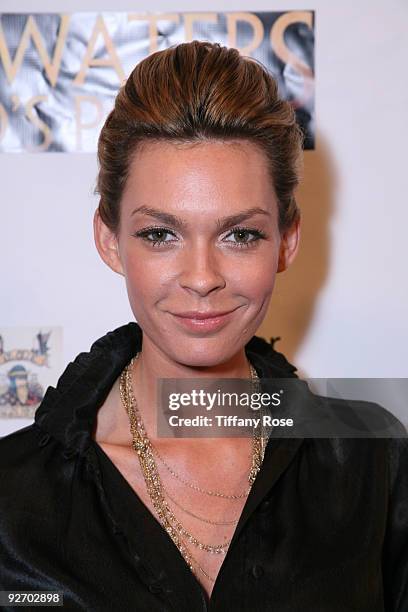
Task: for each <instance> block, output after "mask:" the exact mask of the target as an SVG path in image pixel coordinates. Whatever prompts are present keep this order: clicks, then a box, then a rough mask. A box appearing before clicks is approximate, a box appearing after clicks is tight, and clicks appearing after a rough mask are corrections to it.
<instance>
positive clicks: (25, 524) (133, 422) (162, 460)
mask: <svg viewBox="0 0 408 612" xmlns="http://www.w3.org/2000/svg"><path fill="white" fill-rule="evenodd" d="M301 144H302V137H301V133H300V131H299V128H298V127H297V125H296V122H295V117H294V113H293V110H292V108H291V106H290V105H289V104H288V103H287V102H285V101H282V100H281V99H280V98H279V97H278V93H277V88H276V84H275V82H274V80H273V79H272V77H271V76H270V75H269V74H268V73H267V72H266V70H265V69H264V68H263V67H262V66H261V65H260V64H258V63H257V62H255V61H252V60H250V59H249V58H243V57H241V56H240V55H239V53H238V52H237V51H236V50H234V49H227V48H224V47H221V46H219V45H217V44H210V43H203V42H197V41H194V42H192V43H188V44H181V45H178V46H176V47H173V48H170V49H167V50H166V51H161V52H158V53H155V54H153V55H151V56H150V57H148V58H146V59H145V60H144V61H142V62H141V63H140V64H139V65H138V66H137V67H136V68H135V69H134V71H133V72H132V74H131V75H130V77H129V79H128V80H127V82H126V84H125V85H124V87H123V88H122V89H121V91H120V92H119V94H118V97H117V99H116V103H115V107H114V109H113V111H112V112H111V113H110V115H109V116H108V118H107V120H106V123H105V125H104V127H103V129H102V132H101V135H100V140H99V149H98V156H99V162H100V171H99V177H98V192H99V194H100V203H99V207H98V210H97V211H96V214H95V221H94V228H95V241H96V246H97V248H98V251H99V253H100V255H101V257H102V259H103V261H104V262H105V263H106V264H107V265H108V266H109V267H110V268H112V270H114V271H115V272H117V273H119V274H121V275H123V276H124V279H125V281H126V286H127V291H128V296H129V301H130V305H131V307H132V310H133V313H134V315H135V318H136V319H137V321H138V324H136V323H130V324H129V325H126V326H124V327H121V328H119V329H117V330H115V331H114V332H111V333H109V334H107V335H106V336H105V337H103V338H101V339H100V340H98V341H97V342H96V343H95V344H94V345H93V347H92V349H91V351H90V352H89V353H82V354H81V355H79V356H78V357H77V358H76V360H75V361H74V362H73V363H71V364H69V366H68V368H67V369H66V371H65V372H64V374H63V375H62V377H61V379H60V380H59V383H58V386H57V387H56V389H53V388H49V389H48V391H47V394H46V397H45V399H44V401H43V403H42V404H41V406H40V407H39V409H38V410H37V412H36V416H35V423H34V425H33V426H30V427H27V428H24V429H22V430H20V431H18V432H16V433H14V434H12V435H9V436H7V437H6V438H4V439H3V440H2V441H1V443H0V457H1V465H2V468H3V469H2V476H1V478H2V481H1V482H2V485H1V488H0V490H1V506H0V509H1V517H2V518H1V530H0V532H1V547H2V555H1V559H2V562H1V563H2V567H1V579H0V586H1V588H2V589H3V590H7V591H10V590H42V591H48V592H49V591H59V592H61V593H62V595H63V603H64V606H65V607H66V608H67V609H68V610H116V609H117V610H122V609H123V610H131V609H133V610H177V611H184V610H185V611H187V610H188V611H192V610H193V611H195V610H210V609H211V610H223V611H226V610H230V609H231V610H245V611H253V610H276V611H282V612H283V611H290V612H295V611H299V612H300V611H302V612H306V611H309V612H318V611H321V612H329V611H339V612H340V611H341V612H345V611H346V610H347V611H351V610H353V611H354V610H355V611H359V612H364V611H366V612H373V611H380V610H388V611H391V610H392V611H399V612H402V611H403V610H407V609H408V584H407V582H408V581H407V577H408V538H407V535H408V511H407V508H408V494H407V490H408V477H407V471H406V470H405V469H404V468H406V466H407V454H408V450H407V444H406V441H405V440H399V439H376V440H373V439H370V440H367V439H357V440H356V439H338V438H332V439H302V438H300V437H297V438H289V439H280V440H277V439H272V438H271V439H270V440H269V442H268V444H267V447H266V449H265V448H264V447H263V445H262V439H260V438H259V436H254V437H253V438H200V439H198V438H188V437H184V438H176V439H166V438H161V437H160V436H159V435H158V434H157V432H156V431H155V424H156V419H157V417H158V414H157V410H158V409H157V408H156V406H157V395H156V383H157V381H158V380H159V379H168V378H172V379H179V378H187V379H188V378H197V377H198V378H200V377H201V378H203V379H205V378H218V379H223V378H237V379H252V380H253V381H256V380H257V377H258V378H259V379H260V380H261V381H262V380H263V379H266V378H269V379H271V378H296V374H295V368H294V367H293V366H291V365H290V364H289V363H288V362H287V361H286V359H285V358H284V356H283V355H281V354H279V353H277V352H276V351H274V349H273V347H272V346H271V345H270V344H268V343H267V342H265V341H264V340H262V339H261V338H258V337H256V336H255V335H254V334H255V333H256V330H257V329H258V327H259V325H260V324H261V322H262V320H263V318H264V316H265V314H266V311H267V308H268V304H269V300H270V297H271V294H272V291H273V286H274V281H275V275H276V274H277V273H278V272H281V271H283V270H285V269H286V268H287V267H288V266H289V265H290V263H291V262H292V260H293V259H294V257H295V255H296V251H297V248H298V242H299V218H300V215H299V211H298V208H297V206H296V201H295V197H294V192H295V189H296V186H297V184H298V180H299V169H300V160H301ZM101 307H102V308H103V305H101ZM301 409H302V407H301ZM4 609H8V607H7V606H5V607H4Z"/></svg>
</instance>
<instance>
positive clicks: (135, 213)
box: [96, 141, 298, 366]
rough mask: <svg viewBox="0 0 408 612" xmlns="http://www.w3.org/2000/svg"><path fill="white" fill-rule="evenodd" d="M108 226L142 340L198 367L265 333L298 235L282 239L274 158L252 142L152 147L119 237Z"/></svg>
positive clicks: (129, 193)
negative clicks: (278, 278)
mask: <svg viewBox="0 0 408 612" xmlns="http://www.w3.org/2000/svg"><path fill="white" fill-rule="evenodd" d="M101 226H103V224H102V223H101V221H100V220H99V228H100V230H99V231H100V233H101V235H102V237H101V239H100V242H101V244H102V245H104V246H102V247H98V248H99V250H100V252H101V248H102V250H104V249H105V251H104V254H105V256H104V255H103V253H102V252H101V255H102V256H103V258H104V259H105V261H106V262H107V263H108V264H109V265H110V266H111V267H112V268H113V269H114V270H116V271H117V272H119V273H121V274H123V275H124V276H125V279H126V285H127V291H128V295H129V300H130V305H131V308H132V311H133V313H134V316H135V318H136V320H137V321H138V323H139V325H140V326H141V328H142V330H143V337H144V338H143V342H144V343H145V342H148V343H149V345H151V346H152V348H153V349H154V350H157V351H159V352H162V353H165V355H167V357H169V358H170V359H172V360H173V361H175V362H177V363H182V364H184V365H190V366H210V365H218V364H221V363H225V362H227V361H228V360H229V359H231V358H232V357H233V356H234V355H236V354H237V352H239V351H240V350H242V348H243V347H244V346H245V344H246V343H247V342H248V341H249V340H250V338H251V337H252V336H253V335H254V334H255V333H256V330H257V329H258V327H259V325H260V324H261V322H262V320H263V319H264V317H265V314H266V312H267V308H268V304H269V300H270V297H271V294H272V290H273V286H274V282H275V275H276V273H277V271H280V270H282V269H284V268H285V267H286V266H287V265H288V263H289V260H290V259H291V258H293V256H294V252H295V250H296V245H297V234H298V229H297V227H296V228H293V230H292V232H291V233H289V234H288V235H287V237H285V236H281V235H280V232H279V229H278V206H277V200H276V196H275V193H274V189H273V185H272V182H271V179H270V177H269V174H268V170H267V164H266V158H265V157H264V154H263V152H262V151H261V150H259V149H258V148H257V147H256V146H255V145H253V144H252V143H249V142H247V141H234V142H220V141H211V142H207V143H198V144H196V143H195V144H194V145H191V144H188V145H187V144H185V143H183V144H175V143H171V142H147V143H145V144H143V146H142V147H141V148H140V149H139V150H138V152H137V153H136V155H135V157H134V158H133V161H132V164H131V166H130V173H129V177H128V180H127V183H126V187H125V190H124V194H123V198H122V202H121V210H120V227H119V231H118V234H117V236H114V235H112V234H111V233H110V232H109V231H108V230H107V228H106V226H104V227H101ZM96 227H98V222H97V223H96ZM97 231H98V230H97ZM97 243H98V240H97ZM106 250H108V253H107V254H106ZM220 313H226V314H224V315H223V316H220ZM206 315H207V316H208V315H213V317H212V318H207V319H202V318H201V319H197V317H203V316H206Z"/></svg>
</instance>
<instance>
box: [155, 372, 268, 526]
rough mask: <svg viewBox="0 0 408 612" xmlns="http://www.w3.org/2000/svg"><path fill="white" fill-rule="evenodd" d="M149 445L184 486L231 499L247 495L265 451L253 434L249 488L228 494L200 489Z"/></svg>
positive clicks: (253, 376) (254, 377)
mask: <svg viewBox="0 0 408 612" xmlns="http://www.w3.org/2000/svg"><path fill="white" fill-rule="evenodd" d="M249 367H250V373H251V379H252V385H253V386H254V385H257V384H258V382H259V378H258V374H257V372H256V370H255V368H254V366H253V365H252V363H250V364H249ZM151 446H152V449H153V452H154V453H155V455H156V456H157V457H158V459H159V460H160V461H161V463H162V464H163V465H164V467H165V468H166V470H167V471H168V472H169V473H170V474H171V475H172V476H173V478H176V479H177V480H178V481H179V482H181V483H182V484H183V485H184V486H186V487H189V488H190V489H193V490H194V491H197V492H198V493H204V494H205V495H210V496H213V497H221V498H223V499H233V500H238V499H242V498H244V497H248V495H249V492H250V490H251V486H252V483H253V482H254V480H255V478H256V475H257V474H258V472H259V467H260V464H259V454H261V455H262V460H263V455H264V453H265V448H264V445H263V442H262V438H261V448H260V449H258V440H257V437H256V436H255V435H254V436H253V438H252V465H251V469H250V472H249V475H248V481H249V488H248V489H247V490H246V491H243V492H242V493H237V494H235V495H229V494H227V493H221V492H220V491H208V490H206V489H202V488H201V487H199V486H198V485H196V484H194V483H192V482H189V481H188V480H185V479H184V478H183V477H182V476H180V474H178V473H177V472H176V471H175V470H174V469H173V468H172V467H171V466H170V465H169V464H168V463H167V462H166V461H165V459H164V458H163V457H162V455H161V454H160V453H159V451H158V450H157V448H156V447H155V446H154V445H153V444H151ZM215 524H216V523H215Z"/></svg>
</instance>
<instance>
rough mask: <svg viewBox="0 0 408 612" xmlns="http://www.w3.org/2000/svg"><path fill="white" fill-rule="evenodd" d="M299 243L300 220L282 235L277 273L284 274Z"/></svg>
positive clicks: (293, 257)
mask: <svg viewBox="0 0 408 612" xmlns="http://www.w3.org/2000/svg"><path fill="white" fill-rule="evenodd" d="M299 241H300V220H297V221H295V223H293V225H291V227H290V228H289V229H287V230H285V232H284V233H283V234H282V237H281V243H280V247H279V263H278V270H277V272H284V270H286V269H287V268H288V267H289V266H290V264H291V263H292V261H293V260H294V259H295V257H296V254H297V252H298V249H299Z"/></svg>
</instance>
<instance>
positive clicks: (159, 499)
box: [119, 353, 266, 582]
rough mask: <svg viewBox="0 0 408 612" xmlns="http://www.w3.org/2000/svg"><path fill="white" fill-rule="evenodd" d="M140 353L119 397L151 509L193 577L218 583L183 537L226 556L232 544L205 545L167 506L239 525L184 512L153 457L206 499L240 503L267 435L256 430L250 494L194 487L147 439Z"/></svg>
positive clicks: (256, 469) (125, 375) (257, 467)
mask: <svg viewBox="0 0 408 612" xmlns="http://www.w3.org/2000/svg"><path fill="white" fill-rule="evenodd" d="M139 355H140V353H137V354H136V355H135V357H133V358H132V360H131V361H130V363H129V364H128V365H127V366H126V368H125V369H124V370H123V372H122V374H121V376H120V384H119V389H120V397H121V401H122V404H123V406H124V407H125V409H126V412H127V414H128V416H129V421H130V431H131V434H132V447H133V449H134V450H135V452H136V453H137V456H138V458H139V463H140V468H141V471H142V474H143V477H144V480H145V483H146V488H147V492H148V494H149V497H150V499H151V502H152V505H153V507H154V508H155V510H156V512H157V515H158V517H159V521H160V523H161V525H162V526H163V527H164V529H165V530H166V532H167V533H168V535H169V536H170V538H171V539H172V540H173V542H174V544H175V545H176V546H177V548H178V550H179V551H180V553H181V554H182V556H183V557H184V559H185V561H186V562H187V564H188V566H189V568H190V570H191V571H192V572H193V573H195V574H196V573H197V571H198V572H201V573H202V574H203V575H204V576H205V577H206V578H207V579H208V580H210V581H211V582H214V581H215V579H214V578H213V577H212V576H210V575H209V574H208V573H207V572H206V571H205V570H204V568H203V567H201V565H200V564H199V563H198V562H197V561H196V559H194V557H193V555H192V554H191V552H190V550H189V549H188V548H187V546H185V544H184V543H183V540H182V537H184V538H185V539H186V540H187V541H188V542H189V543H191V544H193V545H194V546H196V547H197V548H198V549H199V550H204V551H206V552H208V553H211V554H226V551H227V549H228V546H229V545H230V543H231V540H228V541H226V542H223V543H222V544H205V543H203V542H201V541H200V540H198V539H197V538H196V537H195V536H194V535H193V534H192V533H190V532H189V531H188V530H187V529H185V528H184V526H183V525H182V523H181V522H180V521H179V520H178V519H177V517H176V516H175V514H174V512H173V511H172V509H171V508H170V506H169V504H168V503H167V499H166V497H167V498H168V499H170V500H171V501H172V502H173V503H174V504H175V505H176V506H177V507H179V508H180V509H181V510H183V511H184V512H186V513H187V514H190V515H191V516H193V517H195V518H197V519H199V520H202V521H205V522H207V523H210V524H214V525H232V524H234V523H237V521H226V522H221V521H219V522H217V521H211V520H209V519H204V518H202V517H199V516H198V515H196V514H193V513H192V512H191V511H189V510H187V509H186V508H183V507H182V506H181V505H180V504H179V503H178V502H177V501H176V500H175V499H174V498H172V497H171V496H170V495H169V493H168V492H167V491H166V489H165V487H164V485H163V482H162V480H161V478H160V475H159V471H158V469H157V465H156V461H155V459H154V454H156V456H157V457H158V458H159V459H160V461H161V462H162V463H163V465H164V466H165V468H166V469H167V470H168V471H169V472H170V474H171V475H172V476H173V477H174V478H177V479H178V480H179V481H180V482H181V483H182V484H184V485H185V486H188V487H190V488H191V489H193V490H195V491H198V492H200V493H204V494H206V495H210V496H215V497H221V498H224V499H231V500H237V499H241V498H244V497H247V496H248V495H249V492H250V490H251V487H252V485H253V483H254V481H255V479H256V476H257V474H258V472H259V470H260V469H261V466H262V462H263V458H264V455H265V446H266V437H265V435H264V431H263V429H261V432H260V433H259V432H256V431H255V429H254V433H253V437H252V461H251V467H250V470H249V474H248V482H249V487H248V488H247V490H245V491H243V492H242V493H239V494H235V495H229V494H226V493H223V492H221V491H207V490H205V489H202V488H201V487H199V486H197V485H195V484H194V483H191V482H189V481H187V480H185V479H184V478H182V477H181V476H180V475H179V474H178V473H177V472H175V471H174V470H173V468H171V467H170V466H169V465H168V464H167V462H166V461H165V460H164V459H163V457H162V456H161V455H160V454H159V452H158V450H157V449H155V448H154V447H153V445H152V443H151V441H150V439H149V438H148V436H147V433H146V430H145V427H144V424H143V421H142V417H141V414H140V411H139V408H138V406H137V402H136V398H135V396H134V394H133V385H132V369H133V365H134V362H135V360H136V359H137V358H138V357H139ZM249 365H250V371H251V381H252V386H253V388H254V387H256V388H257V387H258V384H259V378H258V375H257V373H256V370H255V368H254V367H253V366H252V364H249Z"/></svg>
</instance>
